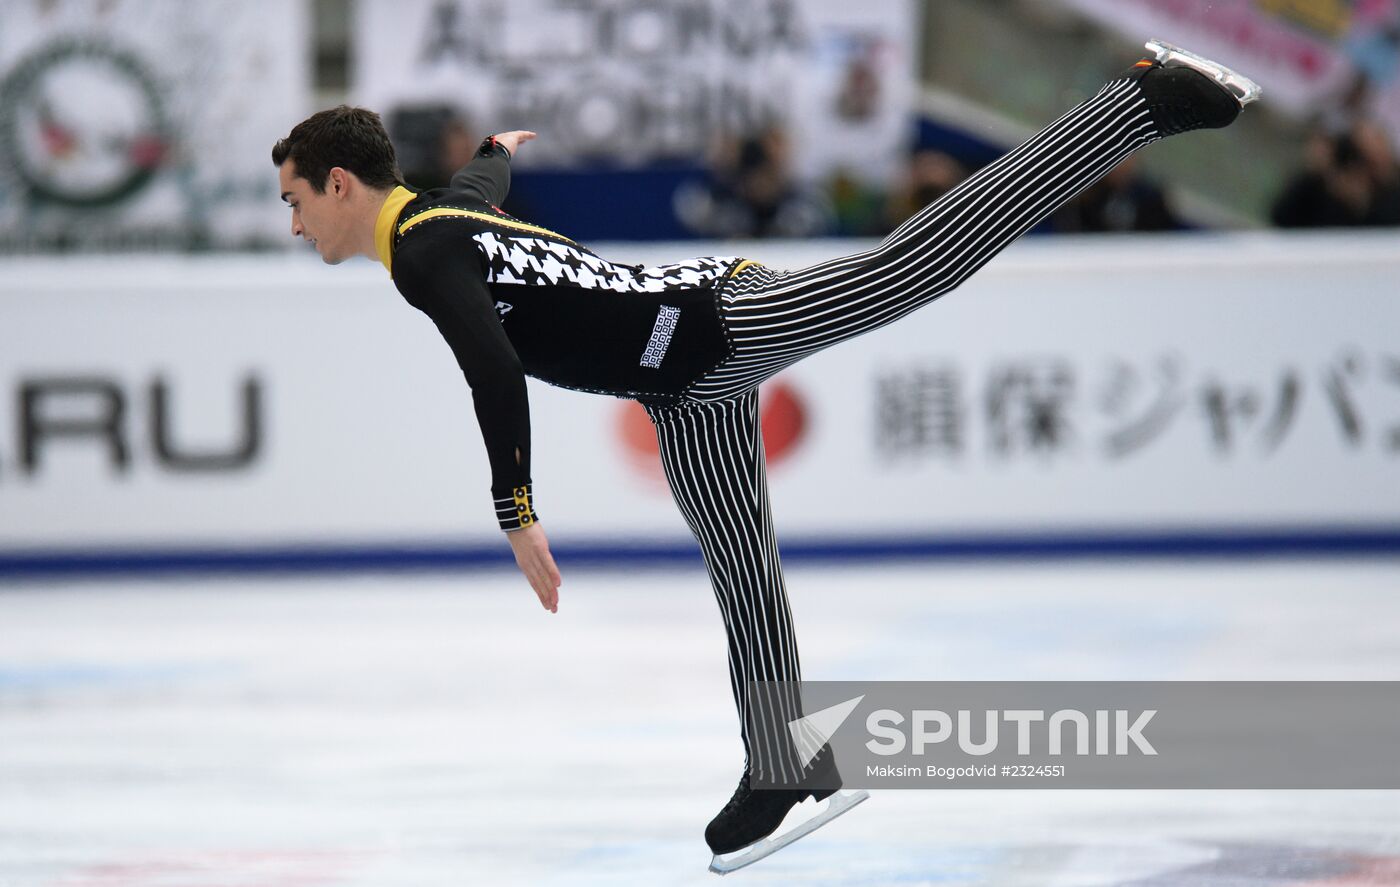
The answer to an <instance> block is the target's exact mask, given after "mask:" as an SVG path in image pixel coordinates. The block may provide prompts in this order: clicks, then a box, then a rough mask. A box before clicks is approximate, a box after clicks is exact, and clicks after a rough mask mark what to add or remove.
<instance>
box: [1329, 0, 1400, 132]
mask: <svg viewBox="0 0 1400 887" xmlns="http://www.w3.org/2000/svg"><path fill="white" fill-rule="evenodd" d="M1342 49H1343V51H1344V52H1345V53H1346V55H1347V57H1348V59H1349V60H1350V61H1351V66H1352V76H1351V78H1350V79H1349V80H1348V81H1347V84H1346V87H1345V89H1344V91H1343V94H1342V102H1341V104H1342V107H1343V108H1345V109H1346V111H1347V112H1348V113H1353V114H1355V113H1363V114H1364V113H1366V112H1367V111H1368V110H1369V109H1370V108H1371V104H1372V102H1373V101H1374V100H1375V97H1376V96H1377V95H1379V94H1381V93H1383V92H1385V91H1386V90H1387V89H1389V88H1390V87H1391V85H1392V84H1393V83H1394V82H1395V78H1396V76H1397V74H1400V4H1397V3H1395V2H1394V0H1354V2H1353V8H1352V10H1351V30H1350V32H1349V33H1348V34H1347V36H1346V39H1345V40H1344V41H1343V43H1342Z"/></svg>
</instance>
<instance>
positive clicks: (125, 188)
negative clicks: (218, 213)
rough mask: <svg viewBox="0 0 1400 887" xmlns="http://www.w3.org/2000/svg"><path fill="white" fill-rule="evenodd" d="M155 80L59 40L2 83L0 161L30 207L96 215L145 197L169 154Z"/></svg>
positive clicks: (109, 52)
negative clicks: (5, 161)
mask: <svg viewBox="0 0 1400 887" xmlns="http://www.w3.org/2000/svg"><path fill="white" fill-rule="evenodd" d="M170 146H171V139H170V129H169V125H168V122H167V120H166V116H165V111H164V108H163V107H162V103H161V96H160V89H159V87H158V86H157V83H156V79H155V77H153V76H152V75H151V73H150V72H149V71H148V70H147V69H146V67H145V66H144V65H143V64H142V63H141V60H140V59H138V58H137V57H136V56H135V55H133V54H131V53H129V52H126V51H123V50H120V49H116V48H114V47H112V46H110V45H108V44H105V43H101V42H97V41H95V40H84V39H65V40H61V41H57V42H54V43H51V44H48V45H46V46H43V47H40V48H39V49H36V50H35V51H33V52H31V53H30V54H29V55H27V56H25V57H24V58H22V59H21V60H20V61H19V62H18V63H17V64H16V65H15V66H14V68H13V69H12V70H11V71H10V73H9V74H8V75H7V76H6V77H5V79H4V81H3V82H0V153H3V154H4V155H7V156H9V157H10V158H11V162H10V164H9V166H10V167H11V170H12V173H13V174H14V175H16V176H17V177H18V178H19V180H20V181H21V182H22V183H23V185H24V186H25V187H26V188H28V189H29V191H30V192H31V193H32V194H33V195H34V196H35V197H37V198H39V199H42V200H48V201H51V202H53V203H57V204H61V205H63V206H70V207H76V208H95V207H102V206H109V205H111V204H114V203H119V202H121V201H123V200H125V199H127V198H129V197H131V196H132V195H133V194H136V193H137V192H138V191H140V190H141V189H142V188H144V187H145V186H146V185H147V184H148V183H149V182H150V181H151V178H152V177H153V176H154V175H155V174H156V172H157V170H159V168H160V167H161V165H162V164H163V163H164V162H165V161H166V159H167V158H168V157H169V155H170Z"/></svg>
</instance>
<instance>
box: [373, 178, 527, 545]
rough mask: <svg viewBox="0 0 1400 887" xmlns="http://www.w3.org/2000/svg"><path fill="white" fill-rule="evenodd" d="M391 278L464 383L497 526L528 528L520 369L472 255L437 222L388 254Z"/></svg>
mask: <svg viewBox="0 0 1400 887" xmlns="http://www.w3.org/2000/svg"><path fill="white" fill-rule="evenodd" d="M502 163H504V161H502ZM476 165H477V164H472V166H473V167H474V166H476ZM468 169H471V167H468ZM425 227H427V228H430V227H431V226H425ZM394 283H395V285H396V286H397V287H398V289H399V292H401V293H402V294H403V296H404V298H405V299H406V300H408V302H409V303H410V304H411V305H413V306H414V307H415V308H418V309H419V310H420V311H422V312H423V313H424V314H426V315H428V317H430V318H431V319H432V321H433V323H434V324H436V325H437V328H438V330H439V331H440V332H441V333H442V337H443V338H444V339H446V340H447V344H448V345H450V346H451V348H452V353H453V354H454V355H456V357H457V364H458V365H459V366H460V367H461V368H462V373H463V374H464V375H465V376H466V379H467V384H468V385H470V386H471V391H472V400H473V402H474V404H475V407H476V418H477V422H478V423H479V424H480V425H481V435H482V438H483V439H484V441H485V443H486V455H487V458H488V459H489V460H490V462H491V496H492V499H494V500H495V506H496V516H497V518H498V519H499V521H500V524H501V529H503V530H514V529H519V528H520V527H524V526H529V525H530V524H532V523H534V522H535V521H536V520H537V519H538V518H537V516H536V515H535V513H534V501H533V499H534V496H533V492H532V490H531V485H530V405H529V400H528V397H527V394H526V389H525V372H524V370H523V369H522V367H521V363H520V358H519V357H518V356H517V355H516V353H515V348H514V347H513V346H512V345H511V343H510V339H509V338H508V337H507V336H506V333H505V331H504V330H503V329H502V328H501V322H500V319H499V318H498V316H497V314H496V307H495V300H494V299H493V298H492V296H491V292H490V290H489V289H488V288H487V285H486V281H485V277H484V275H483V271H482V267H481V258H480V254H479V253H478V252H477V251H476V250H475V249H473V248H472V247H471V246H470V245H469V244H464V243H463V242H462V241H461V239H460V238H458V237H454V236H452V235H451V232H450V231H447V230H446V228H445V226H444V227H443V228H442V229H441V230H424V231H422V232H420V233H419V234H418V235H417V236H415V237H413V238H411V239H409V240H407V241H405V242H404V243H403V244H402V245H401V246H400V247H399V249H398V251H397V252H396V253H395V255H394Z"/></svg>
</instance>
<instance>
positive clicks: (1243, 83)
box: [1147, 40, 1264, 108]
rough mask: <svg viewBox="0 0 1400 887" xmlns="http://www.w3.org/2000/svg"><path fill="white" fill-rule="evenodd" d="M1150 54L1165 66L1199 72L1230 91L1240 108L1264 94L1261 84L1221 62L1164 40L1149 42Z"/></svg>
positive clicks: (1257, 99)
mask: <svg viewBox="0 0 1400 887" xmlns="http://www.w3.org/2000/svg"><path fill="white" fill-rule="evenodd" d="M1147 50H1148V52H1151V53H1153V54H1154V55H1156V56H1157V61H1159V62H1161V63H1162V64H1163V65H1165V64H1168V63H1173V64H1177V65H1183V66H1185V67H1187V68H1191V69H1192V70H1195V71H1199V72H1201V73H1202V74H1204V75H1206V76H1207V77H1209V78H1211V79H1212V80H1214V81H1215V82H1216V83H1219V84H1220V85H1221V86H1223V87H1225V88H1226V89H1228V90H1230V92H1231V94H1232V95H1234V97H1235V101H1237V102H1239V103H1240V107H1241V108H1243V107H1244V106H1245V105H1248V104H1250V103H1251V102H1257V101H1259V97H1260V96H1261V95H1263V94H1264V90H1263V88H1262V87H1260V85H1259V84H1257V83H1255V82H1254V81H1253V80H1250V79H1249V78H1248V77H1246V76H1244V75H1243V74H1240V73H1238V72H1236V71H1232V70H1230V69H1229V68H1227V67H1225V66H1224V65H1222V64H1220V63H1219V62H1213V61H1211V60H1210V59H1208V58H1206V57H1205V56H1202V55H1196V54H1195V53H1194V52H1191V51H1189V50H1186V49H1182V48H1181V47H1180V46H1173V45H1172V44H1170V43H1167V42H1166V41H1164V40H1149V41H1147Z"/></svg>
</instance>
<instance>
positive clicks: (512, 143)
mask: <svg viewBox="0 0 1400 887" xmlns="http://www.w3.org/2000/svg"><path fill="white" fill-rule="evenodd" d="M534 137H535V134H534V133H533V132H530V131H529V130H528V129H515V130H511V131H510V132H498V133H496V144H498V145H505V147H506V150H507V151H509V152H510V156H511V158H512V159H513V158H514V157H515V149H516V148H517V147H519V146H520V143H521V142H528V141H530V139H533V138H534Z"/></svg>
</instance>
